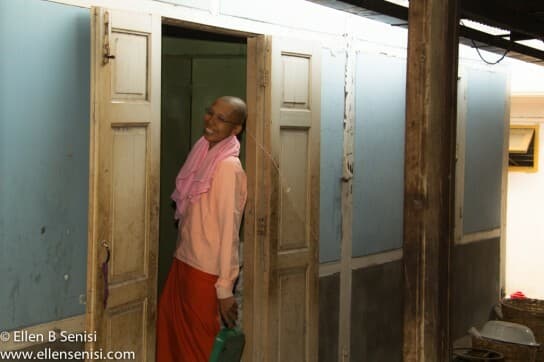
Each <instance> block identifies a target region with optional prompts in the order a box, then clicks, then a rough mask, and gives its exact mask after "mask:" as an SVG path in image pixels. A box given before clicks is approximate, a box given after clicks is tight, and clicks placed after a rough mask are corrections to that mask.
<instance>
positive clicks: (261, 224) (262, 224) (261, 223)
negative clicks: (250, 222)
mask: <svg viewBox="0 0 544 362" xmlns="http://www.w3.org/2000/svg"><path fill="white" fill-rule="evenodd" d="M265 234H266V218H265V217H260V218H258V219H257V235H260V236H263V235H265Z"/></svg>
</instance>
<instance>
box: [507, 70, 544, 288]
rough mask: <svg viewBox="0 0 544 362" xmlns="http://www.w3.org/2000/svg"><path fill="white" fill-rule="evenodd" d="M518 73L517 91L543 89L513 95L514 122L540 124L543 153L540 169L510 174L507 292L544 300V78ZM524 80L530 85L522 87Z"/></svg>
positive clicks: (523, 72)
mask: <svg viewBox="0 0 544 362" xmlns="http://www.w3.org/2000/svg"><path fill="white" fill-rule="evenodd" d="M531 68H532V67H531V66H528V67H526V69H529V70H531ZM543 69H544V67H543ZM541 71H542V70H541ZM542 72H543V73H544V71H542ZM517 73H518V74H520V76H519V77H514V76H513V78H512V85H514V84H515V83H516V84H517V90H518V91H520V92H522V93H525V94H527V93H532V92H534V91H537V90H540V92H541V95H542V96H541V97H530V100H529V101H527V97H515V96H514V97H513V98H512V118H511V124H540V130H539V138H540V150H539V151H540V152H539V156H538V157H539V160H538V172H536V173H527V172H509V173H508V199H507V226H506V231H507V233H506V235H507V239H506V294H507V295H509V294H511V293H514V292H516V291H518V290H519V291H522V292H523V293H524V294H525V295H526V296H527V297H530V298H537V299H544V266H543V261H542V260H543V259H544V222H543V218H542V208H543V206H544V148H543V147H542V141H543V140H544V80H542V79H541V80H539V79H538V78H537V79H535V77H537V74H535V73H533V76H534V77H533V79H532V81H531V80H530V78H529V77H528V76H527V75H526V74H525V71H524V70H523V69H521V68H519V69H518V71H517ZM515 74H516V72H513V75H515ZM524 83H526V84H527V86H525V87H522V85H523V84H524Z"/></svg>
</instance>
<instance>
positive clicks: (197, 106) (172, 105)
mask: <svg viewBox="0 0 544 362" xmlns="http://www.w3.org/2000/svg"><path fill="white" fill-rule="evenodd" d="M162 51H163V53H162V86H161V87H162V109H161V127H162V129H161V195H160V198H161V201H160V204H161V206H160V236H159V245H160V246H159V291H160V290H162V287H163V285H164V282H165V280H166V276H167V273H168V270H169V268H170V264H171V260H172V254H173V253H174V249H175V245H176V237H177V229H176V227H175V224H174V219H173V217H174V209H173V207H172V202H171V200H170V195H171V193H172V191H173V189H174V184H175V178H176V175H177V173H178V171H179V169H180V167H181V166H182V165H183V162H184V161H185V158H186V157H187V155H188V153H189V150H190V149H191V146H192V145H193V144H194V143H195V142H196V140H198V138H200V136H201V135H202V122H203V116H204V109H205V108H206V107H207V106H209V105H210V104H211V103H212V102H213V100H215V99H216V98H217V97H220V96H223V95H232V96H237V97H240V98H242V99H245V98H246V44H243V43H232V42H228V41H217V40H201V39H187V38H180V37H171V36H164V37H163V40H162ZM241 144H242V150H241V155H240V158H241V160H242V163H244V158H245V157H244V155H245V152H244V146H243V145H244V138H242V140H241Z"/></svg>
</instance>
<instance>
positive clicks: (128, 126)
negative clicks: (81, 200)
mask: <svg viewBox="0 0 544 362" xmlns="http://www.w3.org/2000/svg"><path fill="white" fill-rule="evenodd" d="M92 15H93V16H92V19H93V32H92V49H91V51H92V82H91V93H92V95H91V96H92V105H93V107H92V129H91V172H90V173H91V180H90V185H91V186H90V187H91V199H90V212H89V215H90V222H89V261H88V286H89V290H88V303H87V330H90V331H96V336H97V340H96V342H93V343H88V345H87V346H86V348H87V349H93V350H98V349H100V348H102V349H103V350H104V352H107V351H133V352H135V353H136V360H137V361H153V360H154V356H155V314H156V293H157V289H156V288H157V286H156V273H157V242H158V205H159V194H158V185H159V183H158V181H159V168H158V167H159V142H160V113H159V112H160V109H159V107H160V94H159V92H160V36H161V34H160V31H161V28H160V26H161V24H160V18H159V17H156V16H152V15H149V14H136V13H126V12H119V11H113V10H109V9H103V8H93V9H92ZM105 54H107V55H109V57H105V56H104V55H105ZM108 250H109V251H110V252H111V255H110V258H109V259H108ZM106 260H109V261H108V263H107V268H106V269H103V268H102V266H103V265H102V263H103V262H105V261H106ZM104 272H106V273H107V275H104ZM106 276H107V278H106ZM106 280H107V283H106Z"/></svg>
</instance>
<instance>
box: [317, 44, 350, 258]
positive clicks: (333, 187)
mask: <svg viewBox="0 0 544 362" xmlns="http://www.w3.org/2000/svg"><path fill="white" fill-rule="evenodd" d="M345 63H346V57H345V54H344V53H343V52H339V53H331V51H330V50H326V49H324V50H323V52H322V60H321V66H322V68H321V77H322V78H321V170H320V173H321V180H320V188H321V190H320V200H319V201H320V210H321V214H320V224H319V233H320V234H319V239H320V243H319V261H320V262H322V263H324V262H330V261H336V260H340V241H341V237H342V233H341V231H342V205H341V188H342V183H341V177H342V155H343V153H344V145H343V139H344V126H343V125H344V71H345Z"/></svg>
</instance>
